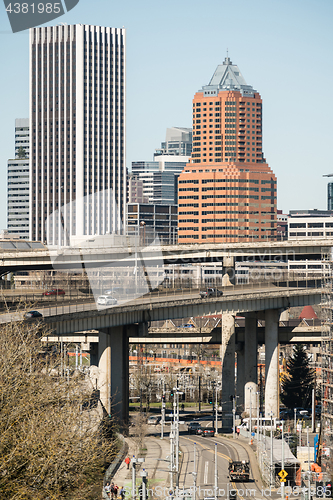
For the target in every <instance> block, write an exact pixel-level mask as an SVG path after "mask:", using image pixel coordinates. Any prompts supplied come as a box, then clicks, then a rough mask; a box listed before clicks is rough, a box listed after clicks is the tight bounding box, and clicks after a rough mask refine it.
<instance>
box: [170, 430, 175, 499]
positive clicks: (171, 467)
mask: <svg viewBox="0 0 333 500" xmlns="http://www.w3.org/2000/svg"><path fill="white" fill-rule="evenodd" d="M173 427H174V426H173V424H172V423H171V432H170V489H171V490H173V464H174V443H173V438H174V434H173Z"/></svg>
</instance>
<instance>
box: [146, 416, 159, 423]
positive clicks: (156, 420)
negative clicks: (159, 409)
mask: <svg viewBox="0 0 333 500" xmlns="http://www.w3.org/2000/svg"><path fill="white" fill-rule="evenodd" d="M160 420H161V417H160V416H159V415H150V417H148V420H147V423H148V424H150V425H157V424H158V423H159V422H160Z"/></svg>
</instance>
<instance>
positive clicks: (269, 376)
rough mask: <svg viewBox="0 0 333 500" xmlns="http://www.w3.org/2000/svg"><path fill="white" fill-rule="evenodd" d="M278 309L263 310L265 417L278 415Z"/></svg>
mask: <svg viewBox="0 0 333 500" xmlns="http://www.w3.org/2000/svg"><path fill="white" fill-rule="evenodd" d="M280 313H281V311H280V310H279V309H267V310H266V311H265V418H269V417H270V416H271V415H272V416H273V417H276V418H278V417H279V339H278V329H279V318H280Z"/></svg>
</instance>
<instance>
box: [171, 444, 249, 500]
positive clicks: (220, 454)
mask: <svg viewBox="0 0 333 500" xmlns="http://www.w3.org/2000/svg"><path fill="white" fill-rule="evenodd" d="M181 437H182V439H187V440H188V441H192V443H195V444H198V445H199V446H201V448H203V449H204V450H205V451H209V452H210V453H214V454H215V450H211V449H210V448H205V446H204V445H203V444H201V443H198V441H194V440H193V439H190V438H187V437H185V436H181ZM217 455H218V456H219V457H221V458H224V459H225V460H228V462H230V461H231V457H229V456H228V455H225V454H224V453H220V452H219V451H218V452H217ZM206 465H208V462H205V474H206ZM207 473H208V467H207ZM204 483H205V484H207V481H206V480H205V476H204ZM231 484H232V487H233V489H234V490H236V491H237V495H238V497H239V498H240V500H244V497H242V495H240V494H239V491H238V488H237V486H236V483H235V482H231ZM245 489H247V488H245ZM242 490H243V491H244V489H243V488H242Z"/></svg>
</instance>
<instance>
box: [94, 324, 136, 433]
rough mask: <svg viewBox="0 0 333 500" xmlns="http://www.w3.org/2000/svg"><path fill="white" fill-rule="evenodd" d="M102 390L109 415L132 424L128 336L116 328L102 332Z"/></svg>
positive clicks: (125, 329)
mask: <svg viewBox="0 0 333 500" xmlns="http://www.w3.org/2000/svg"><path fill="white" fill-rule="evenodd" d="M98 354H99V356H98V389H99V390H100V400H101V402H102V404H103V406H104V408H105V410H106V411H107V413H108V414H109V415H113V416H116V417H117V418H118V419H119V420H120V421H121V422H122V423H125V424H126V423H127V421H128V397H129V386H128V376H129V374H128V371H129V370H128V332H127V328H126V326H115V327H112V328H108V329H105V330H104V331H100V332H99V345H98Z"/></svg>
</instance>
